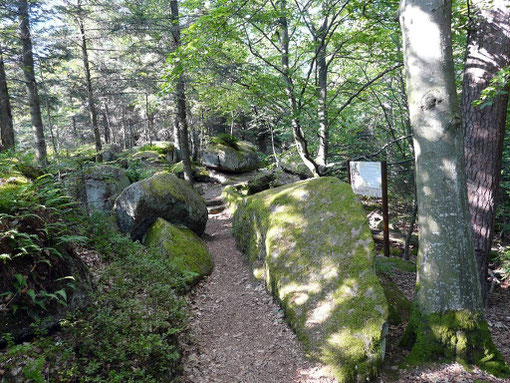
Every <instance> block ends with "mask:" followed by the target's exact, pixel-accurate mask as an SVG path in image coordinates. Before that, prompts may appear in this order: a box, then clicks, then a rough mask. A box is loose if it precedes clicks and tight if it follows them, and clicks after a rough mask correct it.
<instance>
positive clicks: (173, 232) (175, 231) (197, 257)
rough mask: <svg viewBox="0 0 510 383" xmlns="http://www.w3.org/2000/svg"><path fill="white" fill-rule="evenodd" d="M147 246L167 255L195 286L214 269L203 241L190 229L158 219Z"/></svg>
mask: <svg viewBox="0 0 510 383" xmlns="http://www.w3.org/2000/svg"><path fill="white" fill-rule="evenodd" d="M145 244H146V245H148V246H150V247H153V248H155V249H158V250H159V251H161V252H163V253H164V254H166V255H167V256H168V257H169V258H170V260H171V262H172V263H173V264H174V265H175V266H176V268H177V269H178V270H179V271H181V272H183V273H184V274H185V275H186V276H187V277H186V279H187V281H186V283H187V284H194V283H196V282H197V281H198V280H199V279H201V278H202V277H204V276H205V275H209V274H211V272H212V269H213V261H212V258H211V255H210V254H209V251H208V250H207V247H205V245H204V243H203V242H202V240H201V239H200V238H199V237H198V236H197V235H196V234H195V233H193V232H192V231H191V230H190V229H187V228H181V227H177V226H174V225H172V224H171V223H169V222H167V221H165V220H164V219H162V218H158V219H157V220H156V222H154V224H153V225H152V226H151V228H150V229H149V231H148V232H147V236H146V238H145Z"/></svg>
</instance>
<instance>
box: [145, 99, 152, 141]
mask: <svg viewBox="0 0 510 383" xmlns="http://www.w3.org/2000/svg"><path fill="white" fill-rule="evenodd" d="M145 114H146V116H147V128H146V129H147V131H146V133H145V135H146V137H147V141H148V142H149V145H151V146H152V132H151V117H150V112H149V95H148V94H147V93H145Z"/></svg>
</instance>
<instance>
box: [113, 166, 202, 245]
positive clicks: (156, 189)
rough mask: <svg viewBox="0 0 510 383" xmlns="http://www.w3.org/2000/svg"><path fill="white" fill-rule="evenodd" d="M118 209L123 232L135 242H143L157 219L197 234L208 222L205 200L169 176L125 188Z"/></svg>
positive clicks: (164, 174) (153, 177) (161, 175)
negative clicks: (138, 240)
mask: <svg viewBox="0 0 510 383" xmlns="http://www.w3.org/2000/svg"><path fill="white" fill-rule="evenodd" d="M114 210H115V212H116V214H117V222H118V224H119V228H120V230H121V231H122V232H123V233H129V234H130V235H131V238H133V239H134V240H137V239H142V238H143V236H144V235H145V233H146V232H147V230H148V229H149V227H150V226H151V225H152V224H153V223H154V222H155V221H156V219H157V218H163V219H165V220H167V221H168V222H171V223H173V224H178V225H183V226H186V227H188V228H190V229H191V230H193V231H194V232H195V233H196V234H197V235H201V234H202V233H203V232H204V229H205V224H206V223H207V207H206V206H205V201H204V199H203V198H202V197H201V196H200V195H198V194H197V193H196V192H195V191H194V190H193V188H192V187H191V186H189V184H188V183H186V182H185V181H183V180H181V179H179V178H177V177H176V176H174V175H173V174H168V173H157V174H155V175H153V176H152V177H150V178H147V179H145V180H142V181H139V182H135V183H134V184H132V185H130V186H129V187H127V188H126V189H124V191H123V192H122V193H121V195H119V197H118V198H117V200H116V201H115V206H114Z"/></svg>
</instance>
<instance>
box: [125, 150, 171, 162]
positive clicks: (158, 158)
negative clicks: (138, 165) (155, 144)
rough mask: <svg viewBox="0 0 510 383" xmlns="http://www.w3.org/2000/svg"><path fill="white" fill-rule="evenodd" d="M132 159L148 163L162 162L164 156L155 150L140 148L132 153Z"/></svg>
mask: <svg viewBox="0 0 510 383" xmlns="http://www.w3.org/2000/svg"><path fill="white" fill-rule="evenodd" d="M132 159H133V160H139V161H142V162H144V163H148V164H164V163H165V156H164V155H163V154H160V153H158V152H157V151H156V150H142V151H140V152H136V153H134V154H133V155H132Z"/></svg>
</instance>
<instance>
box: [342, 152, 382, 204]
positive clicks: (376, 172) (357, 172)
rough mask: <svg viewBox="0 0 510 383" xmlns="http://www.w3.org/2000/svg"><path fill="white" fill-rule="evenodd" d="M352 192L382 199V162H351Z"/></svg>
mask: <svg viewBox="0 0 510 383" xmlns="http://www.w3.org/2000/svg"><path fill="white" fill-rule="evenodd" d="M349 167H350V168H349V171H350V176H351V186H352V190H353V191H354V193H356V194H361V195H365V196H369V197H377V198H382V196H383V185H382V178H383V177H382V167H381V163H380V162H357V161H351V162H349Z"/></svg>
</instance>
